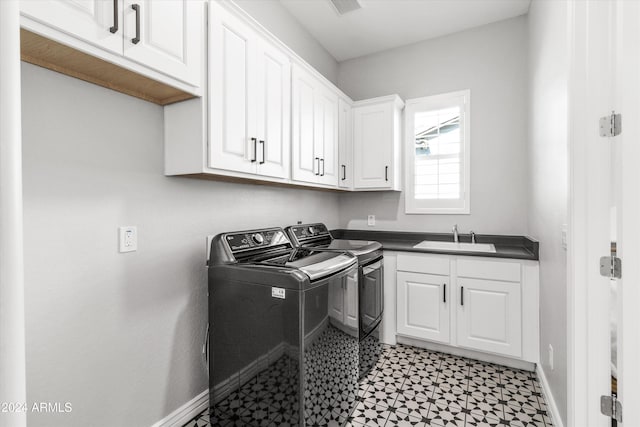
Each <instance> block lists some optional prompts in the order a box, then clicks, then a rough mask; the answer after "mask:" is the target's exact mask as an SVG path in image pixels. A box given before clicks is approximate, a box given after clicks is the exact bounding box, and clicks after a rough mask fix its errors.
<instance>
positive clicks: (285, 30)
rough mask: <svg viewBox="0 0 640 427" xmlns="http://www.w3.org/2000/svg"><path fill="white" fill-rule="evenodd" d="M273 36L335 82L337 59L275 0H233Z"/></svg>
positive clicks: (336, 79)
mask: <svg viewBox="0 0 640 427" xmlns="http://www.w3.org/2000/svg"><path fill="white" fill-rule="evenodd" d="M234 1H235V3H236V4H237V5H238V6H240V7H241V8H242V9H244V10H245V11H246V12H247V13H248V14H249V15H251V16H252V17H253V18H254V19H255V20H256V21H258V22H260V24H262V25H263V26H264V27H265V28H266V29H267V30H269V31H270V32H271V33H273V35H275V36H276V37H278V38H279V39H280V40H282V41H284V42H285V44H286V45H287V46H289V47H290V48H291V49H292V50H293V51H294V52H296V53H297V54H298V55H300V56H301V57H302V59H304V60H305V61H307V62H308V63H309V64H310V65H311V66H312V67H314V68H315V69H316V70H318V71H319V72H320V74H322V75H323V76H325V77H326V78H327V79H329V80H331V81H332V82H333V83H334V84H335V83H337V81H338V62H337V61H336V60H335V58H334V57H333V56H331V54H330V53H329V52H328V51H327V50H326V49H325V48H324V47H323V46H322V45H321V44H320V43H319V42H318V41H317V40H316V39H315V37H313V36H312V35H311V33H309V31H307V29H306V28H304V27H303V26H302V25H301V24H300V23H299V22H298V21H297V20H296V18H295V17H294V16H293V15H292V14H291V13H290V12H289V11H288V10H287V9H286V8H285V7H284V6H282V4H281V3H280V1H278V0H234Z"/></svg>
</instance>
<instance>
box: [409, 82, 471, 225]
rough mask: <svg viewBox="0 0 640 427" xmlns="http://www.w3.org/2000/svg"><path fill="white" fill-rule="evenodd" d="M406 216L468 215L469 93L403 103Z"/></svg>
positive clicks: (456, 93) (457, 93)
mask: <svg viewBox="0 0 640 427" xmlns="http://www.w3.org/2000/svg"><path fill="white" fill-rule="evenodd" d="M405 117H406V129H405V135H406V138H407V141H406V144H407V146H406V152H407V159H406V160H407V163H406V165H407V168H406V172H407V176H406V181H407V185H406V188H407V194H406V197H405V205H406V206H405V207H406V211H407V213H469V188H468V187H469V184H468V178H469V160H468V159H469V156H468V152H469V137H468V122H469V91H464V92H455V93H452V94H444V95H436V96H433V97H425V98H419V99H414V100H408V101H407V107H406V111H405Z"/></svg>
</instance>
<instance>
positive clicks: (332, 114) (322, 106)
mask: <svg viewBox="0 0 640 427" xmlns="http://www.w3.org/2000/svg"><path fill="white" fill-rule="evenodd" d="M316 95H317V103H316V105H317V106H316V115H315V129H316V136H315V140H316V144H315V157H318V158H319V159H320V171H319V172H320V174H319V179H318V181H319V182H320V183H322V184H326V185H334V186H337V185H338V173H337V172H338V171H337V169H338V168H337V166H338V98H337V96H335V95H334V94H333V93H331V92H330V91H328V90H325V89H324V88H323V89H320V90H318V91H316Z"/></svg>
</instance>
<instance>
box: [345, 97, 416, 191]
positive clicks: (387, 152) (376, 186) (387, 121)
mask: <svg viewBox="0 0 640 427" xmlns="http://www.w3.org/2000/svg"><path fill="white" fill-rule="evenodd" d="M403 107H404V103H403V102H402V100H401V99H400V98H399V97H398V96H397V95H393V96H386V97H381V98H374V99H370V100H366V101H358V102H355V103H354V107H353V147H354V150H353V156H354V166H355V170H354V184H353V187H354V189H355V190H400V188H401V185H400V184H401V177H400V172H401V171H400V164H401V163H400V160H401V159H400V153H401V145H400V144H401V143H402V141H401V127H400V126H401V114H402V108H403Z"/></svg>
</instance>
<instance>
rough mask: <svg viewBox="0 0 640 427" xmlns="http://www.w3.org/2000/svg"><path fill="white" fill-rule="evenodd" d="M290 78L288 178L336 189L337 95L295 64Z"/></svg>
mask: <svg viewBox="0 0 640 427" xmlns="http://www.w3.org/2000/svg"><path fill="white" fill-rule="evenodd" d="M292 79H293V82H292V105H291V110H292V130H293V135H292V155H293V161H292V164H293V171H292V178H293V179H294V180H295V181H304V182H309V183H318V184H324V185H328V186H337V185H338V167H337V166H338V165H337V161H338V96H337V95H336V94H335V93H333V92H332V91H330V90H329V89H328V88H327V87H326V86H325V85H324V84H323V83H322V82H321V81H320V80H319V79H318V78H317V77H315V76H313V75H312V74H311V73H309V72H307V71H306V70H304V69H303V68H302V67H300V66H298V65H295V64H294V66H293V73H292Z"/></svg>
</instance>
